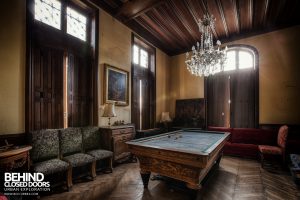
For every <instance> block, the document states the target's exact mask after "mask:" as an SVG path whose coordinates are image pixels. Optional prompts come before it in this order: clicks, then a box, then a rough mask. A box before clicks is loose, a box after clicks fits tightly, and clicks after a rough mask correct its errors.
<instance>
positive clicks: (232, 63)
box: [224, 50, 236, 71]
mask: <svg viewBox="0 0 300 200" xmlns="http://www.w3.org/2000/svg"><path fill="white" fill-rule="evenodd" d="M235 56H236V51H234V50H231V51H230V50H229V51H227V62H226V64H225V66H224V71H230V70H235V69H236V57H235Z"/></svg>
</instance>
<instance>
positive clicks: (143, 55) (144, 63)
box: [140, 49, 148, 68]
mask: <svg viewBox="0 0 300 200" xmlns="http://www.w3.org/2000/svg"><path fill="white" fill-rule="evenodd" d="M140 65H141V67H145V68H148V52H147V51H145V50H143V49H141V63H140Z"/></svg>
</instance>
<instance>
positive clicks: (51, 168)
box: [33, 159, 69, 175]
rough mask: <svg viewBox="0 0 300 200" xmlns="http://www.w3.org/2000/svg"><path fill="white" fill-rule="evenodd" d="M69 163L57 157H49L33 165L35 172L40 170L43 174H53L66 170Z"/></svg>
mask: <svg viewBox="0 0 300 200" xmlns="http://www.w3.org/2000/svg"><path fill="white" fill-rule="evenodd" d="M68 167H69V164H68V163H67V162H65V161H62V160H59V159H51V160H47V161H43V162H39V163H35V164H34V165H33V170H34V171H35V172H41V173H43V174H44V175H49V174H54V173H57V172H64V171H66V170H68Z"/></svg>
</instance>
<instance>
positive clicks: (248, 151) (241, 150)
mask: <svg viewBox="0 0 300 200" xmlns="http://www.w3.org/2000/svg"><path fill="white" fill-rule="evenodd" d="M297 127H298V126H297ZM208 130H209V131H221V132H229V133H231V135H230V138H229V140H228V141H227V142H226V144H225V146H224V154H225V155H234V156H241V157H248V158H258V156H259V151H258V145H261V144H262V145H275V146H277V135H278V130H277V128H276V130H271V129H270V130H269V129H254V128H226V127H211V126H209V127H208ZM290 153H295V154H300V130H299V128H295V127H292V126H289V134H288V138H287V143H286V154H290Z"/></svg>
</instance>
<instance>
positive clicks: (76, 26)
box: [67, 7, 87, 41]
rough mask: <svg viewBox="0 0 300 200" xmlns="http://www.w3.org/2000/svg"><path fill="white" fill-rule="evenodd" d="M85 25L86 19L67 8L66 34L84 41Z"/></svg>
mask: <svg viewBox="0 0 300 200" xmlns="http://www.w3.org/2000/svg"><path fill="white" fill-rule="evenodd" d="M86 23H87V18H86V17H85V16H84V15H82V14H80V13H78V12H77V11H75V10H73V9H72V8H69V7H67V33H68V34H70V35H73V36H74V37H77V38H79V39H81V40H83V41H86Z"/></svg>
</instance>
